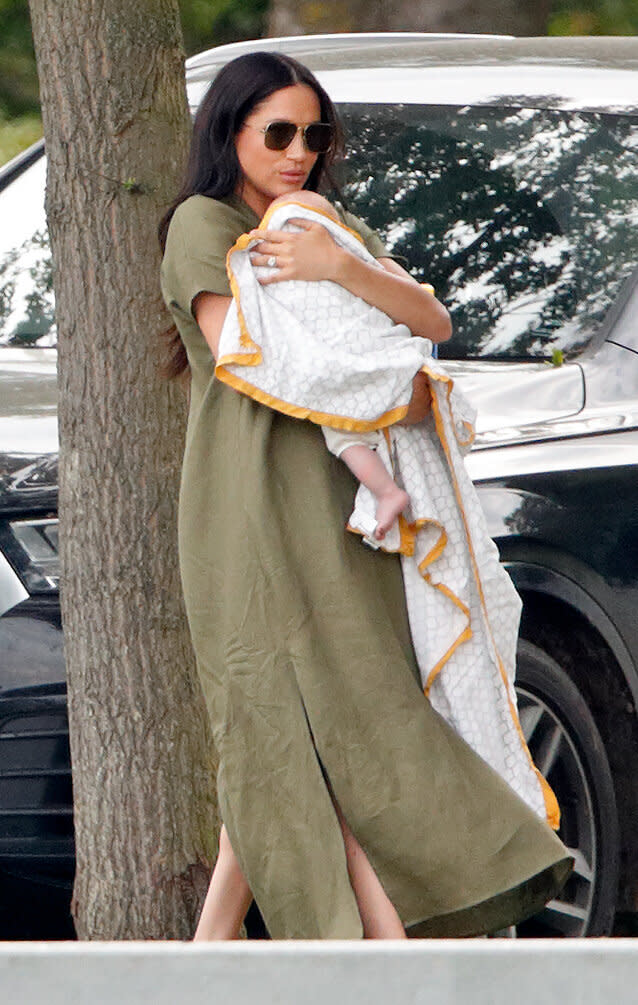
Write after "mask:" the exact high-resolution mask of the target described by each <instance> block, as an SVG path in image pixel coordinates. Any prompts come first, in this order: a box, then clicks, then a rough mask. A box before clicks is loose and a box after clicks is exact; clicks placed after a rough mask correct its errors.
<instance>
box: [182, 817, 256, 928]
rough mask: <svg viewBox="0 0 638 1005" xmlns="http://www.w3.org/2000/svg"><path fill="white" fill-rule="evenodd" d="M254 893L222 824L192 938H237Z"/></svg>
mask: <svg viewBox="0 0 638 1005" xmlns="http://www.w3.org/2000/svg"><path fill="white" fill-rule="evenodd" d="M252 899H253V895H252V893H251V892H250V887H249V886H248V883H247V882H246V877H245V876H244V874H243V872H242V871H241V868H240V866H239V862H238V861H237V859H236V858H235V853H234V851H233V849H232V845H231V843H230V839H229V837H228V832H227V831H226V828H225V827H224V826H223V825H222V829H221V833H220V835H219V855H218V856H217V861H216V863H215V868H214V869H213V875H212V876H211V881H210V886H209V887H208V893H207V894H206V899H205V901H204V906H203V907H202V913H201V914H200V916H199V922H198V924H197V928H196V930H195V935H194V936H193V942H208V941H213V940H216V939H238V938H239V933H240V931H241V926H242V924H243V921H244V918H245V917H246V913H247V911H248V908H249V907H250V904H251V901H252Z"/></svg>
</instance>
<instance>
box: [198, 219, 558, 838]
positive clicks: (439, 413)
mask: <svg viewBox="0 0 638 1005" xmlns="http://www.w3.org/2000/svg"><path fill="white" fill-rule="evenodd" d="M295 217H297V218H298V217H303V218H305V219H308V220H313V221H318V222H320V223H322V224H323V225H324V226H325V227H327V229H328V230H329V232H330V233H331V234H332V236H333V238H334V239H335V240H336V241H337V242H338V243H339V244H341V245H342V246H343V247H345V248H347V249H348V250H349V251H351V252H352V253H353V254H355V255H358V256H359V257H360V258H362V259H363V260H364V261H367V262H370V263H373V262H374V259H373V258H372V256H371V255H370V254H369V252H368V251H367V250H366V248H365V247H364V245H363V244H362V242H361V240H360V238H359V237H358V235H356V234H354V233H353V232H352V231H350V230H349V229H348V228H346V227H345V226H343V225H342V224H340V223H337V222H336V221H333V220H332V219H331V218H329V217H327V216H325V215H323V214H321V213H319V212H317V211H316V210H312V209H310V208H308V207H306V206H303V205H301V204H295V205H290V204H288V205H285V206H280V207H276V208H275V209H274V210H269V212H268V213H267V214H266V216H265V217H264V220H263V221H262V223H261V227H262V228H265V227H270V228H271V229H278V230H280V229H294V225H291V224H290V223H289V220H290V219H291V218H295ZM255 243H256V242H255V241H250V239H249V238H248V236H247V235H243V236H242V237H240V238H239V240H238V241H237V243H236V244H235V246H234V247H233V248H231V250H230V252H229V253H228V258H227V269H228V274H229V277H230V281H231V287H232V290H233V304H231V307H230V309H229V311H228V315H227V317H226V321H225V323H224V326H223V330H222V333H221V339H220V343H219V352H218V362H217V366H216V370H215V372H216V375H217V377H218V378H219V379H220V380H222V381H224V382H226V383H228V384H230V385H231V386H232V387H234V388H235V389H236V390H239V391H242V392H243V393H246V394H248V395H250V396H251V397H253V398H255V399H256V400H258V401H261V402H263V403H265V404H267V405H269V406H270V407H272V408H275V409H278V410H279V411H282V412H284V413H286V414H288V415H292V416H296V417H298V418H305V419H310V420H311V421H313V422H316V423H319V424H321V425H326V426H332V427H333V428H335V429H347V430H354V431H365V430H370V429H383V430H384V434H383V435H382V437H381V444H380V447H379V454H380V456H381V457H382V459H383V460H384V463H385V464H386V466H387V467H388V469H389V470H390V471H391V472H392V474H393V477H394V479H395V481H397V483H398V484H400V485H401V486H402V487H404V488H405V490H406V491H407V493H408V494H409V496H410V501H411V502H410V511H409V512H408V513H407V514H406V515H403V516H401V517H399V519H398V520H397V521H395V524H394V526H393V527H392V528H391V529H390V531H389V532H388V534H387V535H386V538H385V540H384V542H383V544H382V547H383V548H384V549H385V550H387V551H395V552H399V553H400V554H401V560H402V569H403V577H404V583H405V593H406V600H407V608H408V615H409V619H410V629H411V633H412V640H413V644H414V650H415V653H416V657H417V661H418V664H419V669H420V673H421V678H422V682H423V689H424V692H425V694H426V695H427V697H428V698H429V700H430V702H431V703H432V705H433V707H434V708H435V709H436V710H437V712H439V713H440V714H441V715H442V716H443V717H444V718H445V719H446V720H447V722H448V723H450V725H451V726H453V727H454V729H456V730H457V732H458V733H459V734H460V735H461V736H462V737H463V738H464V739H465V740H466V741H467V742H468V743H469V744H470V745H471V746H472V747H473V748H474V750H475V751H476V752H477V753H478V754H479V755H480V756H481V757H483V758H484V760H486V761H487V762H488V763H489V764H490V765H491V766H492V767H493V768H494V769H495V770H496V771H497V772H498V773H499V774H500V775H501V776H502V777H503V778H504V779H505V781H507V782H508V783H509V784H510V785H511V787H512V788H513V789H514V790H515V791H516V792H517V793H518V794H519V795H520V796H521V798H523V799H524V800H525V802H527V804H528V805H529V806H530V807H532V809H534V810H535V812H537V813H538V814H539V815H540V816H542V817H546V818H547V820H548V822H549V823H550V824H551V825H552V826H553V827H557V826H558V820H559V811H558V806H557V803H556V800H555V797H554V795H553V793H552V791H551V789H550V788H549V786H548V785H547V783H546V782H545V780H544V779H543V778H542V776H541V775H540V773H539V772H538V770H537V769H536V768H535V767H534V765H533V762H532V759H531V757H530V754H529V751H528V748H527V745H526V743H525V740H524V737H523V734H522V731H521V728H520V723H519V719H518V713H517V709H516V695H515V691H514V672H515V661H516V639H517V634H518V623H519V616H520V610H521V602H520V599H519V597H518V594H517V593H516V591H515V589H514V586H513V585H512V582H511V580H510V578H509V576H508V574H507V572H506V571H505V570H504V569H503V567H502V565H501V563H500V561H499V556H498V550H497V548H496V545H495V544H494V542H493V541H492V539H491V538H490V536H489V534H488V532H487V527H486V524H485V519H484V516H483V512H482V509H481V506H480V503H479V501H478V497H477V494H476V491H475V489H474V487H473V485H472V482H471V480H470V478H469V476H468V474H467V472H466V469H465V465H464V463H463V454H464V453H465V452H466V451H467V450H468V449H469V446H470V445H471V442H472V438H473V435H474V430H473V419H474V413H473V410H472V408H471V406H470V405H469V403H468V402H467V400H466V399H465V398H464V396H463V395H462V394H461V393H460V392H459V390H458V389H457V388H456V387H455V386H454V385H453V382H452V380H451V379H450V378H449V377H448V376H447V374H446V372H445V368H444V367H443V366H442V365H441V364H440V363H438V361H436V360H434V359H432V356H431V343H430V342H429V341H428V340H427V339H422V338H414V337H412V335H411V334H410V332H409V330H408V329H407V328H406V327H405V326H404V325H395V324H394V323H393V322H392V321H391V320H390V318H388V316H387V315H386V314H384V313H383V312H382V311H380V310H378V309H377V308H375V307H371V306H369V305H368V304H366V303H365V302H364V301H362V300H361V299H359V298H357V297H355V296H353V295H352V294H351V293H349V292H348V291H347V290H345V289H344V288H343V287H341V286H339V285H337V284H336V283H332V282H328V281H321V282H312V283H311V282H303V281H298V280H290V281H287V282H282V283H273V284H270V285H267V286H262V285H261V284H260V283H259V282H258V279H259V277H260V276H262V275H264V274H267V273H268V272H269V271H270V270H265V269H264V268H259V267H255V266H253V265H252V263H251V261H250V257H249V250H250V248H251V247H252V246H253V245H254V244H255ZM375 264H377V267H379V268H381V266H378V263H375ZM419 370H422V371H423V372H425V373H426V374H427V375H428V377H429V381H430V388H431V391H432V403H433V405H432V413H431V415H430V416H429V417H428V418H427V419H426V420H425V421H424V422H423V423H420V424H418V425H413V426H406V427H402V426H398V425H395V424H394V423H396V422H397V421H398V420H400V419H401V418H403V416H404V415H405V413H406V410H407V404H408V402H409V399H410V395H411V391H412V379H413V377H414V375H415V373H417V372H418V371H419ZM374 512H375V500H374V498H373V497H372V495H371V494H370V492H369V491H368V490H367V489H366V488H365V487H364V486H360V488H359V491H358V493H357V496H356V500H355V508H354V511H353V513H352V515H351V517H350V521H349V524H348V526H349V529H350V530H352V531H354V532H358V533H362V534H367V533H368V531H369V527H370V523H371V521H372V523H374ZM380 701H381V702H382V696H380Z"/></svg>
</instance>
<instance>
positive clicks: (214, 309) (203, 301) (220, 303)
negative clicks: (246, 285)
mask: <svg viewBox="0 0 638 1005" xmlns="http://www.w3.org/2000/svg"><path fill="white" fill-rule="evenodd" d="M232 299H233V298H232V297H222V296H220V295H219V293H208V292H202V293H198V294H197V296H196V297H194V298H193V314H194V315H195V320H196V321H197V324H198V325H199V327H200V329H201V332H202V335H203V336H204V338H205V339H206V341H207V342H208V345H209V346H210V351H211V352H212V354H213V357H214V358H215V359H217V350H218V348H219V336H220V335H221V333H222V327H223V324H224V319H225V318H226V314H227V313H228V308H229V307H230V305H231V303H232Z"/></svg>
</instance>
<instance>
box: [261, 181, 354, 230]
mask: <svg viewBox="0 0 638 1005" xmlns="http://www.w3.org/2000/svg"><path fill="white" fill-rule="evenodd" d="M290 202H292V203H302V204H303V205H304V206H307V207H308V209H316V210H318V211H319V212H320V213H324V214H325V215H326V216H329V217H330V218H331V220H336V221H337V223H338V222H339V217H338V216H337V213H336V211H335V209H334V206H331V204H330V203H329V202H328V200H327V199H324V197H323V196H322V195H319V193H318V192H310V191H308V189H305V188H302V189H300V190H299V191H298V192H287V193H286V195H280V196H278V197H277V198H276V199H273V201H272V202H271V204H270V208H271V209H276V208H277V207H278V206H286V205H287V204H288V203H290Z"/></svg>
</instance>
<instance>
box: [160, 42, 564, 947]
mask: <svg viewBox="0 0 638 1005" xmlns="http://www.w3.org/2000/svg"><path fill="white" fill-rule="evenodd" d="M338 146H339V130H338V124H337V121H336V117H335V113H334V110H333V107H332V105H331V102H330V100H329V98H328V96H327V95H326V93H325V92H324V91H323V89H322V88H321V87H320V85H319V84H318V82H317V81H316V80H315V78H314V77H313V76H312V74H311V73H310V72H309V71H308V70H307V69H306V68H304V67H303V66H301V65H300V64H298V63H297V62H296V61H294V60H292V59H290V58H289V57H286V56H283V55H279V54H273V53H254V54H250V55H247V56H242V57H239V59H236V60H234V61H233V62H231V63H229V64H227V66H226V67H225V68H224V69H223V70H222V71H221V72H220V73H219V75H218V76H217V78H216V79H215V81H214V83H213V84H212V86H211V88H210V89H209V92H208V94H207V96H206V97H205V99H204V101H203V103H202V106H201V108H200V110H199V112H198V115H197V118H196V121H195V129H194V136H193V143H192V148H191V155H190V162H189V167H188V170H187V176H186V181H185V183H184V186H183V189H182V192H181V193H180V195H179V197H178V199H177V201H176V204H175V206H174V207H173V208H172V209H171V211H169V213H168V214H167V216H166V218H165V219H164V221H163V222H162V225H161V227H160V237H161V241H162V244H163V247H164V258H163V263H162V289H163V294H164V297H165V299H166V302H167V304H168V305H169V307H170V309H171V311H172V314H173V317H174V320H175V323H176V326H177V329H178V332H179V336H180V339H181V342H182V343H183V346H180V344H179V343H178V345H177V348H178V350H180V351H181V352H182V353H183V352H185V354H186V357H187V362H188V365H189V367H190V373H191V400H190V410H189V421H188V431H187V436H186V447H185V455H184V467H183V474H182V482H181V489H180V509H179V527H178V535H179V551H180V567H181V573H182V581H183V586H184V596H185V602H186V610H187V614H188V619H189V625H190V629H191V634H192V638H193V644H194V648H195V653H196V657H197V665H198V671H199V674H200V679H201V682H202V687H203V691H204V696H205V699H206V703H207V707H208V711H209V715H210V720H211V726H212V731H213V735H214V738H215V742H216V745H217V748H218V752H219V771H218V778H217V783H218V794H219V804H220V809H221V814H222V819H223V821H224V828H223V830H222V835H221V839H220V854H219V858H218V861H217V864H216V867H215V870H214V873H213V877H212V880H211V886H210V889H209V892H208V895H207V898H206V901H205V904H204V908H203V910H202V915H201V917H200V921H199V925H198V929H197V932H196V935H195V938H196V939H212V938H233V937H236V935H237V932H238V929H239V926H240V924H241V920H242V917H243V914H244V912H245V910H246V909H247V907H248V904H249V902H250V897H251V891H252V894H254V896H255V899H256V900H257V903H258V904H259V907H260V909H261V912H262V914H263V916H264V919H265V921H266V925H267V927H268V929H269V932H270V934H271V935H272V936H273V937H274V938H291V937H296V938H360V937H361V936H362V935H363V936H365V937H371V938H375V937H376V938H398V937H404V936H405V929H406V928H408V929H409V930H410V934H422V935H474V934H481V933H484V932H488V931H491V930H494V929H497V928H501V927H503V926H504V925H509V924H512V923H514V922H515V921H517V920H519V919H521V918H522V917H525V916H527V915H529V914H531V913H534V912H535V911H536V910H538V909H539V908H540V907H541V906H542V904H544V903H545V902H546V901H547V900H548V899H550V897H552V896H554V895H555V893H556V892H557V890H558V889H559V888H560V887H561V886H562V884H563V882H564V880H565V878H566V876H567V875H568V873H569V871H570V868H571V864H572V860H571V859H570V858H569V857H568V855H567V852H566V850H565V848H564V847H563V845H562V844H561V842H560V841H559V840H558V838H557V837H556V836H555V835H554V834H553V833H552V831H551V830H550V829H549V828H548V827H547V825H546V824H545V823H544V822H543V821H541V820H540V819H539V818H538V817H537V816H536V815H534V814H533V813H532V812H531V811H530V810H529V809H528V808H527V807H526V806H525V805H524V804H523V803H522V801H521V800H519V799H518V797H517V796H516V795H515V794H514V793H513V792H512V791H511V790H510V789H509V787H508V786H507V785H506V784H505V783H504V782H502V781H501V779H500V778H499V777H498V776H497V775H496V774H495V773H494V772H493V771H492V770H491V769H490V768H489V767H488V766H487V765H486V764H485V763H484V762H483V761H481V760H480V758H478V757H477V756H476V755H475V754H474V753H473V752H472V751H471V750H470V749H469V747H467V746H466V744H465V743H464V742H463V741H462V740H460V739H459V737H458V736H456V734H455V733H454V732H453V731H452V730H451V729H450V728H449V727H448V726H447V725H446V724H445V723H444V722H443V720H442V719H441V718H440V717H439V716H438V715H437V714H436V713H435V712H434V711H433V709H432V708H431V707H430V705H429V704H428V702H427V701H426V699H425V698H424V697H423V695H422V693H421V689H420V685H419V679H418V671H417V668H416V664H415V660H414V654H413V651H412V646H411V641H410V636H409V630H408V623H407V615H406V610H405V598H404V595H403V588H402V580H401V571H400V567H399V562H398V558H397V557H396V556H394V555H384V556H380V555H378V554H372V553H371V552H368V551H367V550H366V549H365V548H363V547H361V545H360V543H359V542H358V541H357V540H355V539H354V537H353V535H348V534H346V533H344V529H343V528H344V523H345V520H346V518H347V516H348V514H349V512H350V510H351V506H352V499H353V496H354V492H355V490H356V483H355V482H354V480H353V478H352V476H351V475H350V473H349V472H348V471H347V469H346V468H345V466H343V465H341V464H340V463H339V462H338V461H337V460H336V459H335V458H333V457H332V456H331V455H329V454H328V453H327V451H326V450H325V448H324V444H323V438H322V435H321V432H320V430H319V428H318V427H316V426H314V425H312V424H311V423H309V422H301V421H298V420H295V419H291V418H289V417H287V416H284V415H281V414H279V413H277V412H275V411H272V410H271V409H269V408H267V407H265V406H262V405H259V404H257V403H256V402H254V401H252V400H251V399H249V398H247V397H245V396H242V395H240V394H238V393H237V392H235V391H233V390H232V389H231V388H228V387H226V386H224V385H222V384H220V383H219V382H218V381H216V380H215V379H214V376H213V371H214V358H215V355H216V352H217V345H218V340H219V334H220V331H221V327H222V324H223V320H224V317H225V315H226V311H227V310H228V307H229V304H230V302H231V290H230V288H229V283H228V278H227V275H226V270H225V257H226V253H227V252H228V250H229V249H230V248H231V247H232V245H233V244H234V242H235V241H236V239H237V238H238V237H239V235H240V234H241V233H243V232H246V231H251V232H252V233H253V234H254V235H255V236H257V237H259V238H261V243H260V245H259V246H258V250H257V252H256V255H255V259H254V260H255V261H256V262H257V263H258V264H270V265H271V266H276V267H277V268H278V270H279V271H278V274H277V275H278V279H279V280H286V279H291V278H300V279H330V280H332V281H334V282H337V283H339V284H340V285H342V286H344V287H345V288H346V289H348V290H350V291H351V292H352V293H354V294H356V295H357V296H360V297H362V298H363V299H365V300H367V301H368V302H369V303H371V304H373V305H374V306H376V307H379V308H380V309H381V310H383V311H385V312H386V313H387V314H388V315H389V316H390V317H392V319H393V320H394V321H396V322H397V323H399V322H403V323H405V324H406V325H407V326H408V327H409V328H410V329H411V330H412V332H413V334H415V335H427V336H428V337H429V338H431V339H432V340H433V341H435V342H439V341H443V340H444V339H447V338H448V337H449V335H450V322H449V318H448V315H447V312H446V310H445V308H444V307H443V306H442V305H441V304H439V303H438V301H437V300H436V299H435V298H434V297H433V296H432V295H431V294H430V293H429V292H427V291H426V290H425V289H423V288H422V287H421V286H419V284H417V283H416V282H414V281H413V280H412V279H411V278H410V276H409V275H408V274H407V273H406V272H404V270H403V269H402V268H401V267H400V266H399V265H398V264H397V263H396V262H394V261H393V260H392V259H391V258H390V257H389V256H388V254H387V252H386V251H385V249H384V248H383V246H382V244H381V242H380V241H379V239H378V238H377V237H376V236H375V235H374V234H372V233H371V232H370V231H369V230H368V228H367V227H365V225H364V224H362V223H361V221H358V220H357V219H356V218H354V217H352V216H350V215H349V214H343V219H344V222H346V223H347V224H348V226H351V227H352V228H353V229H355V230H357V231H358V232H359V234H360V235H361V236H362V238H363V240H364V242H365V243H366V245H367V247H368V249H369V250H370V251H371V252H372V254H373V255H374V257H376V258H377V259H378V261H379V262H381V264H382V265H383V266H384V271H383V272H382V271H381V270H379V269H375V268H374V266H370V265H368V264H367V263H365V262H362V261H360V260H358V259H355V257H354V256H353V255H351V254H349V253H347V252H344V251H343V250H340V249H338V248H337V246H336V245H335V243H334V242H333V240H332V238H331V237H330V235H329V234H328V232H327V231H326V230H325V228H323V227H321V226H320V225H318V224H313V225H309V226H307V227H306V228H304V230H303V231H302V232H301V233H297V234H289V233H283V232H272V231H270V232H264V231H260V230H259V227H258V224H259V220H260V218H261V217H262V216H263V214H264V213H265V211H266V209H267V208H268V206H269V205H270V203H271V202H272V200H273V199H275V198H276V197H277V196H280V195H283V194H286V193H287V192H290V191H293V190H295V189H299V188H302V187H306V188H308V189H311V190H316V189H317V188H318V187H319V185H320V184H321V182H322V181H323V180H324V178H325V176H326V175H327V172H328V169H329V162H330V160H331V158H332V156H334V153H335V151H336V150H337V149H338ZM182 358H183V357H182ZM179 368H180V363H179V360H178V362H177V365H176V367H175V371H178V370H179ZM427 407H428V401H427V394H426V392H425V388H424V384H423V383H422V382H421V380H419V379H418V378H416V379H415V385H414V394H413V398H412V402H411V405H410V409H409V411H408V415H407V417H406V420H405V421H407V422H411V421H420V420H421V419H422V418H423V417H424V415H425V413H426V410H427Z"/></svg>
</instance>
